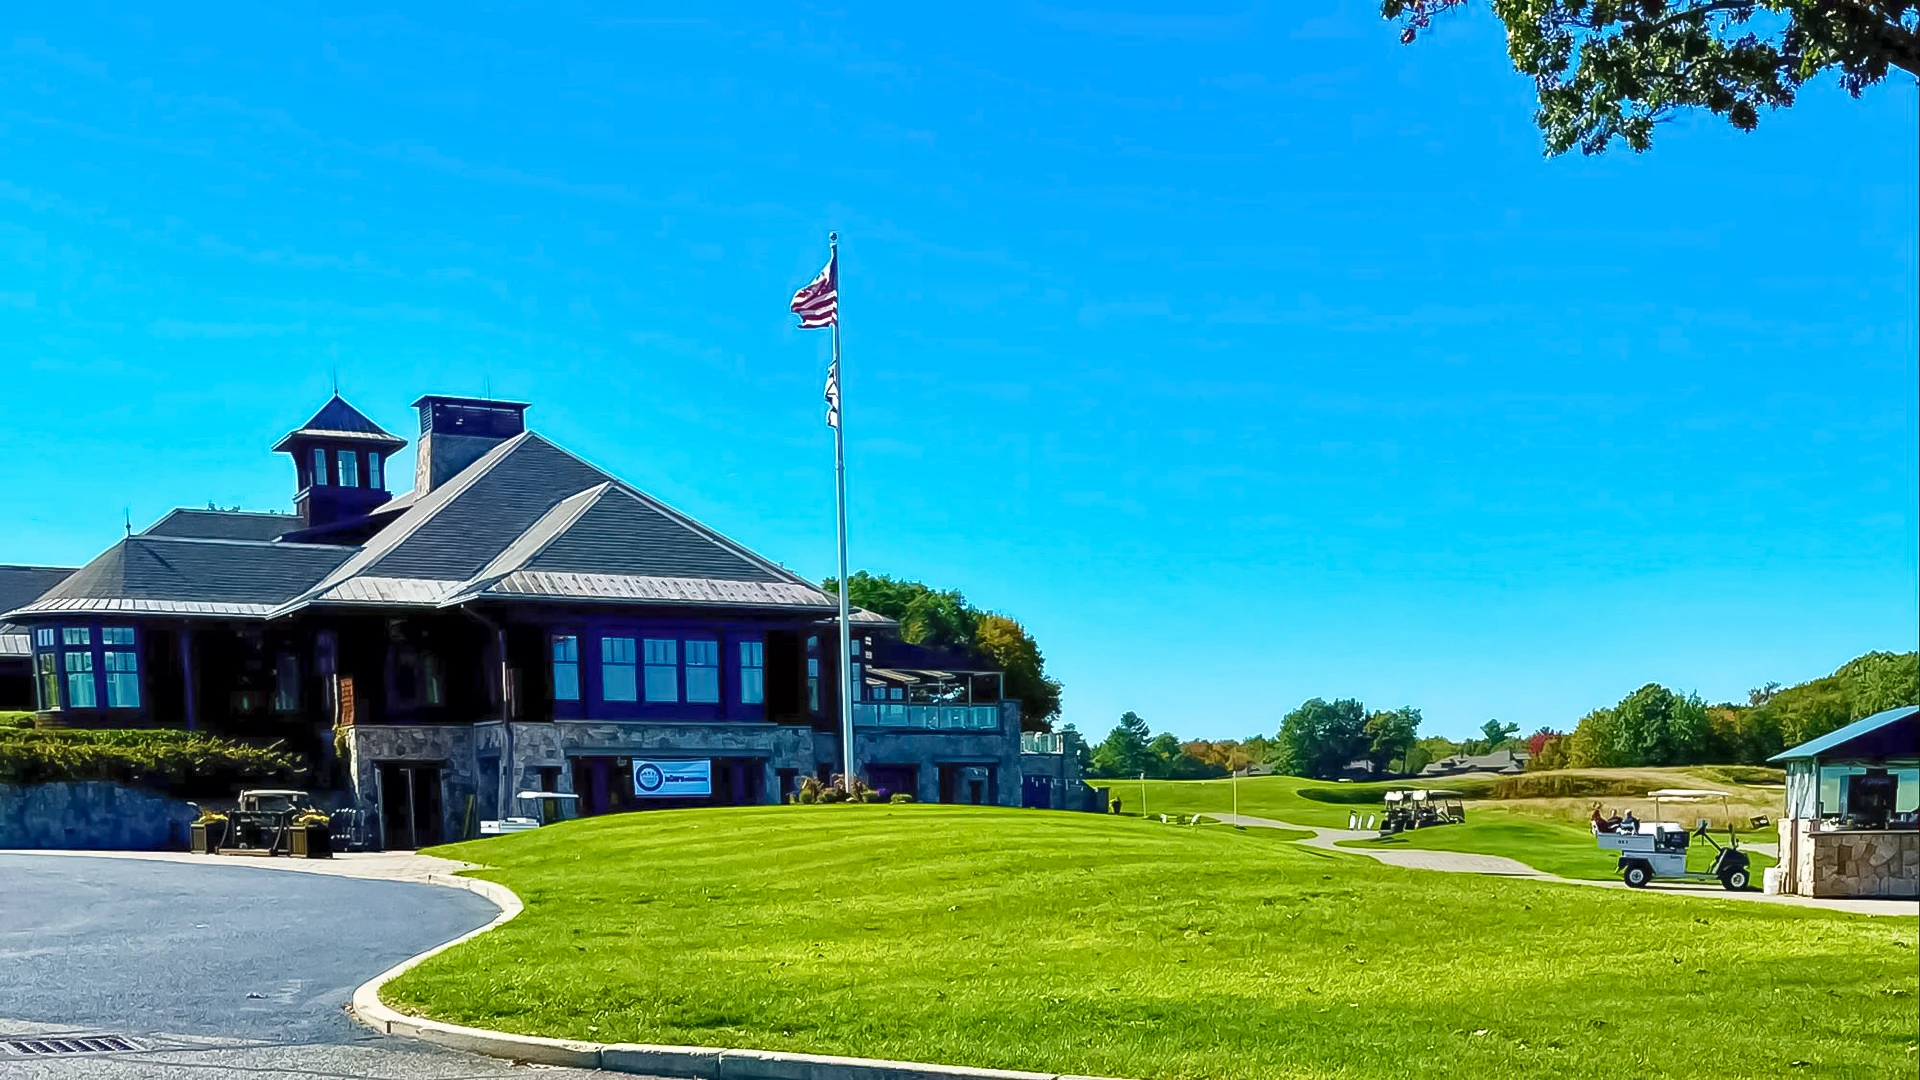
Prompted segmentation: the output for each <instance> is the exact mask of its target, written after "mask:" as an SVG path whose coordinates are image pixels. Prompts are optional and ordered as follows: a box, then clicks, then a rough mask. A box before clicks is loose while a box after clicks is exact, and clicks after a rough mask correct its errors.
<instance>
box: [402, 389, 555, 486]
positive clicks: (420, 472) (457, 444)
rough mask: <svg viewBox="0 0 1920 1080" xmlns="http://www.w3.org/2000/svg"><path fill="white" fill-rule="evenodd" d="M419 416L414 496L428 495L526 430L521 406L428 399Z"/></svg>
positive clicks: (416, 404) (419, 405)
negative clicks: (490, 451) (495, 448)
mask: <svg viewBox="0 0 1920 1080" xmlns="http://www.w3.org/2000/svg"><path fill="white" fill-rule="evenodd" d="M413 407H414V408H416V409H419V410H420V443H419V446H418V449H417V450H416V451H415V458H414V465H413V491H414V494H415V495H416V496H417V495H425V494H426V493H427V492H429V491H432V490H433V489H434V488H437V487H439V486H440V485H441V484H444V483H446V482H447V481H448V480H451V479H453V478H454V477H455V476H456V475H458V474H459V472H460V470H462V469H464V468H466V467H467V466H469V465H471V464H473V463H474V462H476V461H478V460H480V457H481V455H483V454H485V453H486V452H487V451H489V450H491V449H493V448H494V447H496V446H498V445H500V444H501V443H503V442H505V441H507V440H508V439H511V438H513V437H514V436H515V435H518V434H520V433H521V432H523V431H525V430H526V429H527V423H526V412H527V405H526V403H525V402H519V401H493V400H490V399H488V398H467V397H445V396H443V395H440V394H428V395H426V396H425V397H423V398H421V399H420V400H419V401H416V402H414V403H413Z"/></svg>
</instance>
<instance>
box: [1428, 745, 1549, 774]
mask: <svg viewBox="0 0 1920 1080" xmlns="http://www.w3.org/2000/svg"><path fill="white" fill-rule="evenodd" d="M1527 757H1528V755H1527V752H1526V751H1525V750H1496V751H1494V752H1493V753H1491V754H1454V755H1452V756H1450V757H1443V758H1441V759H1440V760H1439V761H1435V762H1431V763H1429V764H1428V765H1427V767H1426V768H1424V769H1421V770H1420V775H1421V776H1459V775H1462V774H1464V773H1496V774H1498V775H1501V776H1513V775H1516V774H1518V773H1523V772H1526V771H1527Z"/></svg>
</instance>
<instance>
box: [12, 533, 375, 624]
mask: <svg viewBox="0 0 1920 1080" xmlns="http://www.w3.org/2000/svg"><path fill="white" fill-rule="evenodd" d="M352 553H353V549H352V548H343V547H333V546H329V545H321V544H276V543H267V542H263V541H257V540H208V539H200V538H187V537H177V536H146V535H141V536H129V537H127V538H126V539H125V540H122V541H120V542H119V543H118V544H115V545H114V546H112V547H110V548H108V549H107V550H106V551H105V552H103V553H102V554H101V555H100V557H99V558H96V559H94V560H93V561H92V562H90V563H88V564H87V565H85V566H83V567H81V568H80V569H79V570H78V571H76V572H75V573H74V574H73V575H72V576H71V577H69V578H67V579H66V580H65V581H62V582H61V583H60V584H59V585H56V586H55V587H54V588H52V589H51V590H49V591H48V592H47V593H46V594H45V595H43V596H41V597H40V598H39V599H38V600H36V601H34V602H33V603H31V604H29V605H26V606H25V607H23V608H21V609H20V613H21V614H33V613H37V612H59V611H153V612H176V613H178V614H183V615H265V614H266V613H267V612H268V611H271V610H272V609H273V608H274V607H276V606H277V605H279V604H281V603H283V602H285V601H286V600H288V599H291V598H292V597H294V596H297V595H299V593H300V592H301V591H302V590H304V589H306V588H307V587H309V586H310V585H312V584H313V583H314V582H316V581H318V580H319V579H320V578H321V577H323V576H325V575H326V573H327V571H329V570H332V569H333V568H334V567H336V566H338V565H340V563H341V562H342V561H344V560H345V559H346V558H347V557H348V556H349V555H351V554H352Z"/></svg>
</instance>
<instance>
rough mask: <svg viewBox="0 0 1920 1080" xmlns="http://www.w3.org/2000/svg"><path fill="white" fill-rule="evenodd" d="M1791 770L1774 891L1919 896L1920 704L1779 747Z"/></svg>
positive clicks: (1771, 875) (1771, 881)
mask: <svg viewBox="0 0 1920 1080" xmlns="http://www.w3.org/2000/svg"><path fill="white" fill-rule="evenodd" d="M1769 760H1771V761H1776V762H1780V763H1781V764H1782V765H1784V766H1785V768H1786V770H1787V816H1786V818H1785V819H1784V820H1782V821H1781V822H1780V865H1779V866H1777V867H1775V868H1774V869H1772V870H1769V871H1767V891H1769V892H1782V893H1793V894H1796V895H1800V896H1831V897H1846V896H1852V897H1916V896H1920V708H1917V707H1915V706H1911V705H1906V706H1902V707H1900V708H1897V709H1888V710H1886V711H1884V712H1878V713H1875V714H1873V715H1872V716H1869V717H1867V718H1865V719H1863V720H1856V721H1854V722H1853V723H1851V724H1848V725H1847V726H1846V727H1843V728H1840V729H1839V730H1837V731H1832V732H1829V733H1827V734H1825V735H1822V736H1821V737H1819V738H1817V739H1813V740H1811V741H1809V742H1805V743H1801V744H1800V745H1799V746H1796V747H1794V748H1792V749H1791V750H1786V751H1782V752H1781V753H1778V754H1775V755H1774V756H1773V757H1772V758H1771V759H1769Z"/></svg>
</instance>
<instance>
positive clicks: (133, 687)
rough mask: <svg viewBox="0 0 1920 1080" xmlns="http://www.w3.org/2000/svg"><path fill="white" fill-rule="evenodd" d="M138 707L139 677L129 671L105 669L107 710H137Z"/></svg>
mask: <svg viewBox="0 0 1920 1080" xmlns="http://www.w3.org/2000/svg"><path fill="white" fill-rule="evenodd" d="M139 707H140V676H139V675H138V674H137V673H135V672H131V671H114V670H113V669H112V668H111V667H109V668H108V669H107V708H109V709H137V708H139Z"/></svg>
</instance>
